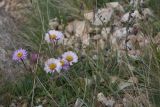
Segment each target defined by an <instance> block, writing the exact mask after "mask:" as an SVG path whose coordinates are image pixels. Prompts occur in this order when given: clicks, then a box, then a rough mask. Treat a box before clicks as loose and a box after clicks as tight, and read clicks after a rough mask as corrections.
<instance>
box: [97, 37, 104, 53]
mask: <svg viewBox="0 0 160 107" xmlns="http://www.w3.org/2000/svg"><path fill="white" fill-rule="evenodd" d="M98 46H99V47H100V48H101V49H102V50H103V49H104V48H105V41H104V40H103V39H100V40H99V41H98Z"/></svg>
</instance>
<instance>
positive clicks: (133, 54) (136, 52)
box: [128, 50, 141, 60]
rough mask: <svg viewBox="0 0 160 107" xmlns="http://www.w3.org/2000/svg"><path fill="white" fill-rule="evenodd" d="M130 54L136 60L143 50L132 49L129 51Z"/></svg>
mask: <svg viewBox="0 0 160 107" xmlns="http://www.w3.org/2000/svg"><path fill="white" fill-rule="evenodd" d="M128 55H129V56H130V57H131V58H133V59H135V60H136V59H138V58H139V57H140V55H141V52H140V50H130V51H128Z"/></svg>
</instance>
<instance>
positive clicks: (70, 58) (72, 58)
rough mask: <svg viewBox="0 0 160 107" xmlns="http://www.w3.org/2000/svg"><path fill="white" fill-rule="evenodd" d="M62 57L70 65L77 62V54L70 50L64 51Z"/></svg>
mask: <svg viewBox="0 0 160 107" xmlns="http://www.w3.org/2000/svg"><path fill="white" fill-rule="evenodd" d="M62 58H63V59H65V60H66V61H67V62H68V63H69V64H70V65H73V63H76V62H78V56H77V54H76V53H74V52H72V51H68V52H65V53H64V54H63V55H62Z"/></svg>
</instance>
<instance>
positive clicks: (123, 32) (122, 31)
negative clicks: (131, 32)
mask: <svg viewBox="0 0 160 107" xmlns="http://www.w3.org/2000/svg"><path fill="white" fill-rule="evenodd" d="M126 35H127V31H126V27H123V28H119V29H117V30H116V31H115V32H114V33H113V36H114V37H116V38H119V39H121V38H125V37H126Z"/></svg>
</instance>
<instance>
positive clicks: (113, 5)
mask: <svg viewBox="0 0 160 107" xmlns="http://www.w3.org/2000/svg"><path fill="white" fill-rule="evenodd" d="M106 6H107V7H109V8H113V9H114V10H118V11H120V12H124V8H123V6H122V5H120V4H119V2H109V3H106Z"/></svg>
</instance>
